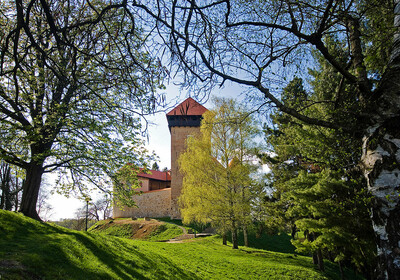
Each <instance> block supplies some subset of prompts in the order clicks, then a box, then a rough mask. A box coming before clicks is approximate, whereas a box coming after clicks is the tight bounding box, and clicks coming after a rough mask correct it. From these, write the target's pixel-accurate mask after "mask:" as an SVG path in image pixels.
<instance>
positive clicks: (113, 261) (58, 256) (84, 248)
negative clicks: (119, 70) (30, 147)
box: [0, 210, 351, 280]
mask: <svg viewBox="0 0 400 280" xmlns="http://www.w3.org/2000/svg"><path fill="white" fill-rule="evenodd" d="M326 267H327V270H328V273H325V274H324V273H321V272H319V271H318V270H316V268H315V267H314V266H313V265H312V263H311V259H310V258H309V257H304V256H294V255H293V254H284V253H276V252H270V251H264V250H259V249H249V248H244V247H240V249H239V250H232V249H231V248H230V246H223V245H221V240H220V239H219V238H218V237H211V238H202V239H196V240H195V241H191V242H185V243H177V244H171V243H162V242H148V241H137V240H130V239H125V238H118V237H113V236H107V235H104V234H96V233H86V232H78V231H74V230H68V229H65V228H62V227H58V226H54V225H49V224H46V223H40V222H37V221H33V220H31V219H29V218H26V217H24V216H22V215H20V214H15V213H12V212H7V211H2V210H0V275H1V280H4V279H339V278H340V277H339V276H338V272H337V271H338V270H337V267H336V266H335V265H333V264H330V263H328V262H327V263H326ZM348 279H351V278H348Z"/></svg>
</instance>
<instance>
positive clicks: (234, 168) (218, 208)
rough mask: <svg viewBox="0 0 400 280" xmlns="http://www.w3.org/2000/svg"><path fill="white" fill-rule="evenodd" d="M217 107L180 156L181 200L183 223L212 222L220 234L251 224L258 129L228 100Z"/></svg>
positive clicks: (234, 232)
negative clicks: (181, 175)
mask: <svg viewBox="0 0 400 280" xmlns="http://www.w3.org/2000/svg"><path fill="white" fill-rule="evenodd" d="M216 106H217V109H215V110H211V111H209V112H206V113H205V114H204V119H203V121H202V124H201V135H197V136H196V137H194V138H189V139H188V141H187V145H188V146H187V150H186V152H185V153H183V154H182V155H181V157H180V158H179V166H180V170H181V172H182V173H183V174H184V179H183V189H182V194H181V196H180V199H179V200H180V204H181V213H182V217H183V220H184V221H185V222H188V223H190V222H192V221H196V222H200V223H204V224H206V223H211V224H212V225H214V226H215V227H217V228H218V229H219V231H220V232H221V233H222V234H223V235H224V234H226V232H227V231H230V232H231V233H232V243H233V248H236V249H237V248H238V240H237V231H238V230H239V229H240V228H246V227H247V225H248V224H249V223H251V200H252V199H253V197H252V192H251V189H252V188H253V187H254V186H255V185H256V184H257V182H256V180H255V179H254V178H253V177H252V173H254V165H253V164H252V160H254V148H255V144H254V143H255V142H254V138H255V136H256V135H257V132H258V130H257V128H256V126H255V124H254V121H253V120H252V119H251V117H250V116H249V114H248V113H247V112H246V111H245V110H244V109H243V108H241V107H240V106H238V105H237V104H235V103H234V102H233V100H224V99H221V100H218V101H217V102H216Z"/></svg>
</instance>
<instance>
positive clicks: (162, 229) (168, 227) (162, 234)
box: [146, 223, 183, 241]
mask: <svg viewBox="0 0 400 280" xmlns="http://www.w3.org/2000/svg"><path fill="white" fill-rule="evenodd" d="M182 233H183V231H182V229H180V228H179V227H177V226H176V225H173V224H167V223H164V224H162V225H160V226H159V227H158V228H157V230H155V231H153V233H152V234H151V235H150V236H149V237H148V238H147V239H146V240H148V241H167V240H170V239H172V238H175V237H177V236H179V235H181V234H182Z"/></svg>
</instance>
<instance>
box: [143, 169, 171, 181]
mask: <svg viewBox="0 0 400 280" xmlns="http://www.w3.org/2000/svg"><path fill="white" fill-rule="evenodd" d="M137 176H138V177H142V178H149V179H153V180H158V181H171V173H170V172H169V171H168V172H164V171H158V170H148V171H147V173H143V172H139V173H138V175H137Z"/></svg>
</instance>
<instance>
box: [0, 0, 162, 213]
mask: <svg viewBox="0 0 400 280" xmlns="http://www.w3.org/2000/svg"><path fill="white" fill-rule="evenodd" d="M0 12H1V13H0V26H1V30H0V77H1V78H0V80H1V84H0V131H1V135H2V137H1V139H0V156H1V158H2V159H3V160H5V161H6V162H8V163H10V164H13V165H16V166H19V167H21V168H23V169H25V170H26V179H25V183H24V186H23V196H22V201H21V209H20V211H21V212H23V213H24V214H25V215H28V216H30V217H33V218H38V216H37V213H36V210H35V206H36V201H37V196H38V192H39V188H40V182H41V177H42V174H43V173H44V172H51V171H54V170H56V169H58V170H60V172H61V175H62V178H63V179H67V181H68V182H69V183H72V184H70V186H72V187H73V188H75V189H77V188H78V189H79V190H80V191H81V192H85V187H86V186H87V183H92V184H95V185H97V186H98V187H100V188H104V187H105V186H106V185H107V182H106V181H104V180H106V179H105V178H106V177H105V175H108V176H111V175H113V173H114V172H116V171H117V170H118V169H119V168H120V167H121V166H122V165H123V164H125V163H126V162H131V163H136V164H138V165H140V164H141V163H142V162H143V161H145V160H146V158H147V155H146V151H145V150H144V148H143V144H142V142H141V140H140V132H141V126H140V119H139V117H140V116H142V115H143V114H146V113H149V112H152V111H153V110H154V109H155V106H156V104H157V102H158V101H159V100H158V97H157V93H156V90H157V89H160V88H163V86H162V83H161V81H162V78H163V77H164V69H163V68H162V67H161V65H160V62H159V60H157V59H153V58H152V57H151V56H150V55H149V53H148V51H146V47H145V45H144V44H143V37H142V36H143V35H142V33H141V31H140V26H138V25H137V24H136V22H135V16H134V15H133V14H132V12H131V11H130V10H128V9H127V6H126V2H121V3H115V4H114V3H111V4H109V3H108V1H78V0H77V1H74V0H61V1H58V0H57V1H55V0H51V1H46V0H43V1H35V0H16V1H11V0H7V1H2V2H1V3H0ZM67 172H68V173H67ZM59 190H61V189H59ZM67 192H68V191H67Z"/></svg>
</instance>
